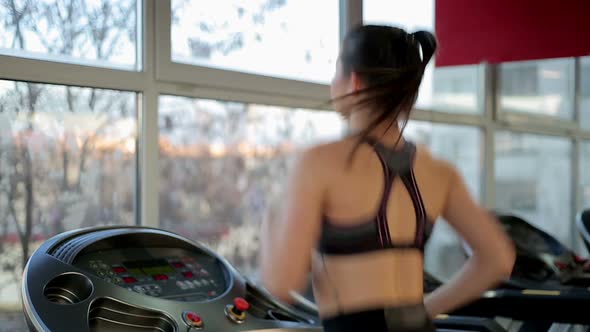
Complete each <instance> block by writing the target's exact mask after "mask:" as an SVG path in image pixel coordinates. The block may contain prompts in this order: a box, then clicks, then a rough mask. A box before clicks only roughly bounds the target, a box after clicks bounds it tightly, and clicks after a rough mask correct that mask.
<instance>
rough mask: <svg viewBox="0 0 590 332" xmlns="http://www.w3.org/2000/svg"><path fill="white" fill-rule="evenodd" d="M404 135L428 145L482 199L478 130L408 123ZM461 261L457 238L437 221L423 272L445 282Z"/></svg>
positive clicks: (461, 256)
mask: <svg viewBox="0 0 590 332" xmlns="http://www.w3.org/2000/svg"><path fill="white" fill-rule="evenodd" d="M405 135H406V137H408V138H410V139H411V140H413V141H415V142H417V143H420V144H424V145H426V146H428V147H429V148H430V149H431V151H432V153H433V154H434V155H436V156H437V157H439V158H442V159H445V160H447V161H450V162H451V163H453V164H454V165H455V166H456V167H457V168H458V169H459V170H460V172H461V174H462V175H463V177H464V180H465V182H466V183H467V185H468V187H469V189H470V191H471V194H472V195H473V196H474V197H475V198H476V199H478V200H479V199H480V198H481V189H482V178H483V168H482V165H481V160H482V149H481V146H482V135H481V131H480V130H479V129H478V128H475V127H467V126H458V125H448V124H435V123H429V122H418V121H410V122H408V126H407V128H406V131H405ZM464 261H465V255H464V253H463V249H462V247H461V242H460V238H459V237H458V235H457V234H456V233H455V231H454V230H453V229H452V228H451V226H450V225H449V224H448V223H447V222H446V221H444V220H442V219H441V220H438V221H437V222H436V224H435V228H434V233H433V235H432V237H431V238H430V240H429V242H428V245H427V247H426V256H425V268H426V270H427V271H429V272H430V273H433V274H434V275H435V276H437V277H438V278H442V279H448V278H450V277H451V276H452V275H453V274H454V273H455V272H457V271H458V270H459V269H460V268H461V266H462V265H463V263H464Z"/></svg>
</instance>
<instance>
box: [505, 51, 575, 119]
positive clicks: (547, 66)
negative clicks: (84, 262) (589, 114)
mask: <svg viewBox="0 0 590 332" xmlns="http://www.w3.org/2000/svg"><path fill="white" fill-rule="evenodd" d="M573 65H574V62H573V60H572V59H555V60H541V61H527V62H514V63H506V64H502V65H501V66H500V90H501V91H500V92H501V95H500V101H499V102H500V107H501V109H502V111H504V112H514V113H525V114H536V115H545V116H553V117H556V118H560V119H563V120H572V119H573V115H574V112H573V111H574V107H573V91H574V86H573V80H572V73H573V71H572V68H573Z"/></svg>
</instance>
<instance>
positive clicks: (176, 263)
mask: <svg viewBox="0 0 590 332" xmlns="http://www.w3.org/2000/svg"><path fill="white" fill-rule="evenodd" d="M172 266H174V267H175V268H177V269H181V268H183V267H184V264H182V263H181V262H174V263H172Z"/></svg>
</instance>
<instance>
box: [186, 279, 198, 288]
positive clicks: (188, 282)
mask: <svg viewBox="0 0 590 332" xmlns="http://www.w3.org/2000/svg"><path fill="white" fill-rule="evenodd" d="M184 284H185V285H186V287H187V288H195V285H193V283H192V282H190V281H189V280H185V281H184Z"/></svg>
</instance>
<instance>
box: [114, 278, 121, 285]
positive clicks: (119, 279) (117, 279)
mask: <svg viewBox="0 0 590 332" xmlns="http://www.w3.org/2000/svg"><path fill="white" fill-rule="evenodd" d="M121 281H123V279H121V278H119V277H114V278H113V282H114V283H117V284H118V283H120V282H121Z"/></svg>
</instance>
